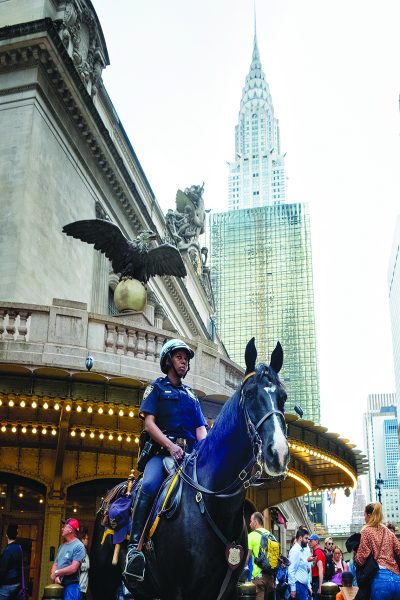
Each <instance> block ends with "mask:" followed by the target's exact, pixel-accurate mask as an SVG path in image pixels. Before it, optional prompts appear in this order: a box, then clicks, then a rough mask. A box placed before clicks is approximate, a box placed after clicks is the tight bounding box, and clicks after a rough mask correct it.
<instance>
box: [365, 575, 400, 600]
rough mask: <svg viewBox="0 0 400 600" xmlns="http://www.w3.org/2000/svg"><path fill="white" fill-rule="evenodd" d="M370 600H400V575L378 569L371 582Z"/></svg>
mask: <svg viewBox="0 0 400 600" xmlns="http://www.w3.org/2000/svg"><path fill="white" fill-rule="evenodd" d="M371 600H400V575H396V573H392V571H389V570H388V569H378V572H377V574H376V575H375V577H374V578H373V580H372V585H371Z"/></svg>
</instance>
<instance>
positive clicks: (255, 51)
mask: <svg viewBox="0 0 400 600" xmlns="http://www.w3.org/2000/svg"><path fill="white" fill-rule="evenodd" d="M253 10H254V43H253V61H254V60H258V61H259V62H260V54H259V52H258V44H257V9H256V0H254V4H253Z"/></svg>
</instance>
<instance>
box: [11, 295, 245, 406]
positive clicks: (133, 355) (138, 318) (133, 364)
mask: <svg viewBox="0 0 400 600" xmlns="http://www.w3.org/2000/svg"><path fill="white" fill-rule="evenodd" d="M144 321H145V320H144V319H143V316H142V315H121V316H118V317H111V316H105V315H99V314H94V313H89V312H88V311H87V308H86V305H85V304H83V303H79V302H71V301H66V300H54V301H53V304H52V305H51V306H38V305H28V304H26V305H24V304H17V303H10V302H1V301H0V363H14V364H19V365H25V366H26V367H28V368H29V369H31V370H33V371H34V370H35V369H37V368H42V367H53V368H61V369H67V370H69V371H70V372H74V373H76V372H77V371H83V372H84V371H85V359H86V357H87V356H88V355H89V354H90V355H91V356H92V357H93V359H94V366H93V372H98V373H101V374H103V375H105V376H108V377H109V378H118V377H125V378H126V377H129V378H132V379H136V380H139V381H142V382H143V383H146V382H148V381H151V380H152V379H154V378H156V377H158V376H159V375H160V369H159V356H160V350H161V348H162V346H163V344H164V343H165V342H166V341H167V340H168V339H171V338H172V337H174V334H173V333H172V332H170V331H167V330H163V329H157V328H155V327H152V326H150V325H146V324H144ZM185 341H187V343H188V344H189V345H190V346H191V347H192V348H193V350H194V351H195V358H194V359H193V361H192V362H191V370H190V373H189V374H188V377H187V382H188V384H189V385H190V386H191V387H193V388H194V389H196V390H197V392H198V393H199V394H200V395H206V396H210V397H213V396H215V395H216V396H225V397H229V396H230V395H231V394H232V392H233V390H234V389H235V388H236V387H237V386H238V385H239V384H240V381H241V378H242V375H243V371H242V370H241V369H240V368H239V367H238V365H236V364H235V363H234V362H232V361H231V360H229V359H228V358H227V357H226V356H224V355H222V354H221V353H220V352H218V347H217V346H216V344H213V343H212V342H209V341H204V342H203V341H193V340H185Z"/></svg>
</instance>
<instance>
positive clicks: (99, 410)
mask: <svg viewBox="0 0 400 600" xmlns="http://www.w3.org/2000/svg"><path fill="white" fill-rule="evenodd" d="M97 412H98V413H99V415H102V414H103V412H104V410H103V407H102V406H99V409H98V411H97Z"/></svg>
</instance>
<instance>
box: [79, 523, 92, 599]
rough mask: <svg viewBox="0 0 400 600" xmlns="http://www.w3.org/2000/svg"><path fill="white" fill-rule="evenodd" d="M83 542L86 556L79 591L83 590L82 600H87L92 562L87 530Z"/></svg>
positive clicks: (84, 532)
mask: <svg viewBox="0 0 400 600" xmlns="http://www.w3.org/2000/svg"><path fill="white" fill-rule="evenodd" d="M81 542H82V544H83V545H84V546H85V556H84V558H83V560H82V562H81V567H80V575H79V589H80V590H81V597H82V600H85V599H86V595H87V591H88V587H89V569H90V560H89V554H88V543H89V533H88V530H87V528H86V527H85V528H84V529H82V535H81Z"/></svg>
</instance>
